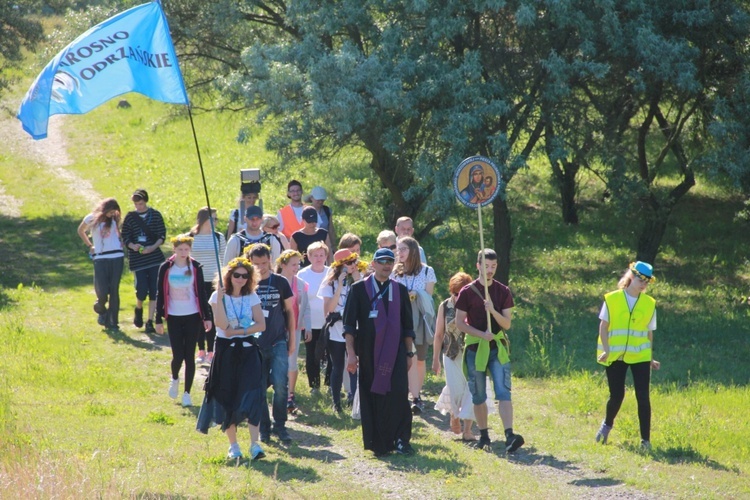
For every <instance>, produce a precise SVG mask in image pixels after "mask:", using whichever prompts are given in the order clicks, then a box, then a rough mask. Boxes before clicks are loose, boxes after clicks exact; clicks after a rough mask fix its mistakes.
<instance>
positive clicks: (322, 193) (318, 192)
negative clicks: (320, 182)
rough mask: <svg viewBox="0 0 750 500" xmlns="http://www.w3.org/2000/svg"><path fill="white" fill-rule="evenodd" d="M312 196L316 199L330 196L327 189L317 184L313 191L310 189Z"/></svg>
mask: <svg viewBox="0 0 750 500" xmlns="http://www.w3.org/2000/svg"><path fill="white" fill-rule="evenodd" d="M310 197H311V198H315V199H316V200H325V199H327V198H328V193H326V190H325V189H323V188H322V187H320V186H315V187H314V188H312V191H310Z"/></svg>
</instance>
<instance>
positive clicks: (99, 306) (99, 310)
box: [94, 302, 107, 314]
mask: <svg viewBox="0 0 750 500" xmlns="http://www.w3.org/2000/svg"><path fill="white" fill-rule="evenodd" d="M94 312H95V313H96V314H106V313H107V308H106V307H104V304H100V303H99V302H94Z"/></svg>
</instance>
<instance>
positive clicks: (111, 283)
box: [78, 180, 659, 461]
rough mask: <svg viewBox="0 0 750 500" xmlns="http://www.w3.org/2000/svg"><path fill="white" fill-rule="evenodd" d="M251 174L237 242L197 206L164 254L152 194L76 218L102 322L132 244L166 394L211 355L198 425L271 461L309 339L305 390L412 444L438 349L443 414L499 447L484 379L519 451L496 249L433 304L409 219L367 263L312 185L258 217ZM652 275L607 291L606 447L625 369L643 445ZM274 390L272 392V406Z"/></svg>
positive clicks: (508, 317) (376, 448)
mask: <svg viewBox="0 0 750 500" xmlns="http://www.w3.org/2000/svg"><path fill="white" fill-rule="evenodd" d="M248 184H251V185H250V186H248V185H247V184H243V185H242V190H241V191H242V192H241V198H240V200H239V206H238V208H237V209H235V210H233V211H232V212H231V213H230V216H229V228H228V232H227V235H228V239H227V238H225V236H224V234H222V233H220V232H218V231H216V230H215V226H216V211H215V210H209V209H208V208H206V207H204V208H202V209H200V210H199V211H198V214H197V218H196V225H195V226H194V227H193V228H192V229H191V231H190V232H188V233H185V234H181V235H178V236H176V237H174V238H171V240H170V241H171V243H172V247H173V254H172V255H171V256H170V257H169V258H165V256H164V254H163V252H162V251H161V245H162V244H163V243H164V242H165V240H166V228H165V225H164V220H163V218H162V216H161V214H160V213H159V212H158V211H157V210H155V209H153V208H151V207H149V206H148V199H149V198H148V193H147V192H146V191H145V190H143V189H138V190H136V191H135V192H134V193H133V195H132V197H131V201H132V202H133V205H134V208H135V210H133V211H131V212H129V213H128V214H127V215H126V216H125V218H124V221H122V223H121V221H120V218H121V210H120V207H119V205H118V204H117V202H116V201H115V200H114V199H112V198H109V199H106V200H103V201H102V202H101V203H100V204H99V205H98V206H97V207H96V209H95V210H94V211H93V213H91V214H89V215H87V216H86V217H85V218H84V219H83V221H82V222H81V225H80V226H79V228H78V233H79V235H80V236H81V238H82V240H83V241H84V243H86V244H87V245H88V247H89V252H90V254H91V257H92V259H93V260H94V285H95V291H96V296H97V300H96V303H95V304H94V311H95V312H96V314H97V315H98V322H99V324H101V325H102V326H105V327H107V328H118V314H119V281H120V276H121V274H122V271H123V266H124V257H125V254H124V248H127V253H128V260H129V267H130V270H131V271H132V272H133V273H134V274H135V289H136V308H135V312H134V318H133V323H134V325H135V326H136V327H138V328H141V327H144V326H145V332H146V333H149V334H151V333H157V334H163V333H164V322H165V321H166V330H167V332H168V334H169V341H170V346H171V349H172V362H171V379H170V384H169V388H168V395H169V396H170V397H172V398H177V397H178V395H179V374H180V370H181V368H182V366H183V365H184V366H185V371H184V390H183V392H182V399H181V403H182V405H183V406H192V404H193V403H192V399H191V396H190V393H191V389H192V384H193V379H194V376H195V370H196V361H197V362H198V363H209V364H210V368H209V375H208V378H207V380H206V383H205V397H204V400H203V403H202V405H201V408H200V412H199V416H198V423H197V429H198V430H199V431H201V432H208V429H209V428H210V427H212V426H213V425H220V426H221V429H222V431H224V432H225V433H226V435H227V438H228V440H229V443H230V448H229V453H228V458H229V459H231V460H237V461H241V460H244V459H245V458H249V459H252V460H257V459H260V458H263V457H264V456H265V452H264V450H263V445H262V443H267V442H269V441H270V440H271V436H275V437H276V438H278V439H279V440H280V441H281V442H283V443H289V442H291V441H292V438H291V436H290V434H289V432H288V430H287V427H286V422H287V418H288V414H290V413H295V412H296V411H297V401H296V399H295V394H294V393H295V388H296V385H297V382H298V380H297V379H298V363H297V360H298V356H299V348H300V345H301V344H302V343H304V344H305V369H306V375H307V381H308V384H309V386H310V390H311V394H315V393H318V392H319V391H320V388H321V378H322V379H323V383H324V384H325V385H327V386H329V392H330V396H331V404H332V407H333V409H334V410H335V412H337V413H343V411H344V410H343V408H344V406H347V407H350V408H352V415H353V416H355V417H356V418H359V419H360V420H361V426H362V436H363V441H364V448H365V449H366V450H371V451H372V452H373V453H374V454H375V455H377V456H381V455H385V454H388V453H391V452H397V453H401V454H406V455H410V454H413V453H414V449H413V448H412V446H411V443H410V441H411V428H412V418H413V416H414V415H419V414H420V413H422V412H423V411H425V402H424V400H423V398H422V395H421V393H422V386H423V384H424V380H425V375H426V369H427V367H426V360H427V357H428V355H429V346H430V345H433V344H434V348H433V350H432V369H433V371H434V372H435V373H438V374H439V373H440V371H441V361H442V370H443V371H444V373H445V378H446V385H445V387H444V388H443V390H442V392H441V394H440V396H439V398H438V400H437V403H436V404H435V409H436V410H438V411H440V412H442V413H443V414H449V415H450V429H451V430H452V431H453V432H454V433H456V434H458V435H460V436H461V438H462V439H463V440H465V441H476V440H477V438H476V437H475V436H474V433H473V430H472V427H473V423H474V422H476V423H477V427H478V430H479V439H478V442H477V447H478V448H481V449H490V448H491V446H492V441H491V439H490V435H489V429H488V427H489V423H488V413H489V408H488V405H487V398H488V395H487V393H488V387H487V383H486V381H487V379H488V377H489V378H491V379H492V389H493V391H494V399H495V401H496V402H497V408H498V414H499V416H500V419H501V421H502V424H503V429H504V438H505V439H504V449H505V450H506V452H514V451H516V450H517V449H518V448H519V447H521V446H522V445H523V444H524V438H523V437H522V436H521V435H520V434H518V433H516V432H515V431H514V427H513V425H514V422H513V403H512V399H511V370H510V366H511V365H510V357H509V347H510V344H509V339H508V336H507V331H508V330H510V328H511V322H512V309H513V307H514V302H513V296H512V294H511V292H510V289H509V288H508V287H507V286H505V285H504V284H502V283H500V282H498V281H497V280H495V279H494V275H495V273H496V272H497V265H498V258H497V254H496V253H495V252H494V251H493V250H490V249H483V250H480V251H479V254H478V257H477V264H476V267H477V271H478V277H477V278H476V279H473V280H472V277H471V276H469V275H468V274H466V273H463V272H459V273H456V274H455V275H453V276H452V277H451V278H450V281H449V291H450V297H448V298H447V299H445V300H444V301H442V302H440V304H439V306H438V308H437V311H436V310H435V308H434V303H433V293H434V287H435V284H436V282H437V278H436V274H435V271H434V269H433V268H432V267H430V266H428V265H427V263H426V256H425V253H424V250H423V249H422V247H421V246H420V245H419V243H418V242H417V240H415V239H414V238H413V232H414V226H413V222H412V220H411V219H409V218H408V217H402V218H400V219H399V220H398V221H397V225H396V227H395V228H394V229H395V231H390V230H386V231H382V232H381V233H380V234H379V235H378V237H377V246H378V248H377V249H376V251H375V252H374V256H373V260H372V262H370V263H366V262H364V261H362V260H361V258H360V255H361V246H362V241H361V239H360V238H359V237H358V236H356V235H354V234H351V233H346V234H344V235H343V236H342V237H341V239H340V240H339V244H338V248H337V249H336V250H334V249H333V248H332V245H331V242H332V241H334V239H335V232H334V226H333V217H332V213H331V210H330V208H328V207H327V206H326V205H325V200H326V197H327V196H326V192H325V190H324V189H323V188H322V187H315V188H314V189H313V190H312V193H311V197H310V198H308V200H307V201H308V202H310V203H312V204H311V205H304V204H303V203H302V199H303V196H302V195H303V191H302V186H301V184H300V183H299V182H298V181H295V180H292V181H290V182H289V184H288V186H287V196H288V198H289V200H290V203H289V204H288V205H286V206H284V207H283V208H282V209H281V210H279V211H278V212H277V213H276V214H264V213H263V210H262V209H261V208H260V207H259V206H258V205H257V202H258V199H259V196H258V192H259V186H254V185H252V184H253V183H248ZM222 263H223V265H222ZM653 279H654V278H653V269H652V267H651V266H650V265H649V264H647V263H644V262H636V263H633V264H631V266H630V268H629V269H628V271H627V272H626V274H625V276H624V277H623V279H622V280H621V282H620V289H619V290H618V291H616V292H611V293H609V294H607V295H606V296H605V301H604V304H603V306H602V310H601V313H600V316H599V317H600V320H601V323H600V327H599V344H598V354H597V361H598V362H599V363H601V364H604V365H605V366H607V369H606V373H607V378H608V382H609V389H610V399H609V401H608V403H607V411H606V417H605V419H604V422H602V425H601V428H600V429H599V431H598V432H597V434H596V441H598V442H599V441H601V442H604V443H606V442H607V439H608V437H609V433H610V431H611V430H612V428H613V426H614V419H615V416H616V415H617V412H618V410H619V408H620V404H621V403H622V399H623V397H624V392H625V375H626V372H627V369H628V368H630V369H631V371H632V372H633V377H634V380H635V389H636V398H637V401H638V407H639V411H638V414H639V419H640V422H641V437H642V442H643V446H644V447H650V435H649V434H650V415H651V410H650V404H649V381H650V369H651V368H653V369H658V368H659V363H658V361H655V360H653V357H652V350H651V342H652V338H653V330H655V329H656V312H655V301H654V300H653V299H652V298H651V297H650V296H648V295H646V294H645V293H643V292H644V291H645V289H646V286H647V285H648V283H649V282H651V281H652V280H653ZM146 298H148V299H149V303H148V312H147V316H145V318H144V301H145V300H146ZM144 320H145V321H144ZM196 347H197V348H198V355H197V358H196V352H195V351H196ZM321 361H323V363H321ZM323 367H324V368H323ZM268 388H271V389H272V390H273V398H272V403H271V410H270V411H269V405H268V403H267V399H266V397H267V390H268ZM342 389H344V390H345V394H344V395H342V393H341V391H342ZM344 398H345V399H344ZM244 422H247V423H248V425H249V428H250V438H251V444H250V448H249V451H248V455H247V456H246V455H245V454H243V451H242V449H241V447H240V445H239V444H238V440H237V426H238V424H242V423H244Z"/></svg>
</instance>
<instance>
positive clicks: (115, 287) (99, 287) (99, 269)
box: [94, 257, 125, 326]
mask: <svg viewBox="0 0 750 500" xmlns="http://www.w3.org/2000/svg"><path fill="white" fill-rule="evenodd" d="M124 262H125V258H124V257H115V258H114V259H96V260H95V261H94V290H95V291H96V301H97V303H99V305H101V306H106V304H107V302H109V308H108V309H107V314H106V317H105V324H106V325H107V326H117V324H118V323H119V319H120V316H119V315H120V278H122V268H123V265H124Z"/></svg>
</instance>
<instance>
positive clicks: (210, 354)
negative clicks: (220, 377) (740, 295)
mask: <svg viewBox="0 0 750 500" xmlns="http://www.w3.org/2000/svg"><path fill="white" fill-rule="evenodd" d="M213 360H214V352H213V351H210V352H208V353H206V363H208V364H209V365H210V364H211V361H213Z"/></svg>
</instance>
